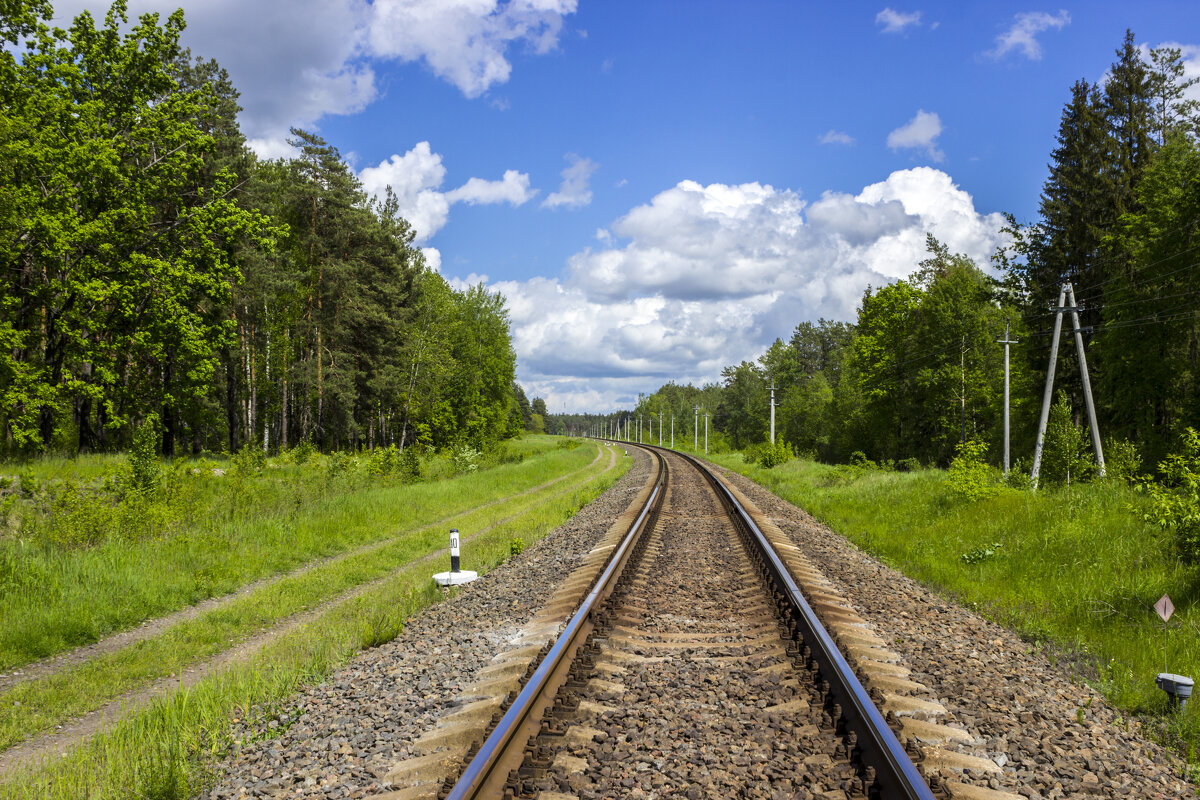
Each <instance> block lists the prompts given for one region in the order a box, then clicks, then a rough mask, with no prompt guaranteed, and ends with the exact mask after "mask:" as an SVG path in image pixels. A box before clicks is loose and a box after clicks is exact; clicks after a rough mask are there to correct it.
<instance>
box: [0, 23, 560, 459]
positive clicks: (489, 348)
mask: <svg viewBox="0 0 1200 800" xmlns="http://www.w3.org/2000/svg"><path fill="white" fill-rule="evenodd" d="M127 8H128V3H127V0H116V1H115V2H114V3H113V5H112V7H111V9H110V10H109V12H108V13H107V14H106V15H104V18H103V20H100V21H97V20H96V19H95V18H94V17H93V16H92V15H91V14H89V13H87V12H84V13H82V14H80V15H79V16H78V17H77V18H76V19H75V20H74V21H73V22H71V24H69V25H67V26H66V29H65V30H62V29H58V28H55V27H53V26H52V25H51V24H50V21H51V20H52V19H53V16H54V10H53V8H52V7H51V3H49V2H44V1H43V0H15V2H7V3H5V4H4V5H3V6H2V7H0V43H3V44H5V45H6V46H4V47H0V185H2V187H3V189H2V192H0V266H2V267H3V268H2V269H0V428H3V431H4V436H3V439H0V452H4V453H7V454H30V453H36V452H47V451H52V452H80V451H82V452H104V451H115V450H118V449H120V448H122V447H128V446H130V444H131V443H132V442H133V439H134V436H133V433H134V431H135V430H137V429H140V428H144V427H145V424H146V423H148V422H150V421H151V420H152V419H153V420H156V421H157V424H156V437H155V438H156V439H157V442H156V449H159V450H160V451H161V452H163V453H164V454H166V455H168V456H173V455H175V454H176V453H177V452H185V451H188V450H190V451H191V453H192V454H193V455H199V454H200V453H201V452H202V451H213V452H215V451H219V450H221V449H222V448H224V449H226V450H227V451H229V452H237V451H238V450H239V449H241V448H242V447H244V446H252V447H255V448H259V447H265V448H266V449H267V450H269V451H270V452H277V451H279V450H285V449H287V448H288V447H289V446H292V445H295V444H297V443H298V442H312V443H313V444H315V445H316V446H317V447H319V448H320V449H322V450H331V449H339V448H346V447H353V448H355V449H357V448H360V447H366V448H368V449H374V448H375V447H376V446H377V445H383V446H386V445H389V444H395V445H396V446H397V447H398V449H399V450H404V449H405V448H406V447H407V446H409V445H411V444H414V443H416V444H420V445H422V446H424V447H435V448H439V449H441V448H443V447H447V446H455V447H457V446H460V445H463V444H464V443H465V444H469V445H470V446H471V447H474V448H477V449H480V450H485V449H487V447H489V446H490V445H491V444H492V443H494V442H495V441H498V440H501V439H504V438H507V437H510V436H513V435H515V434H517V433H519V432H520V431H521V430H523V429H530V430H532V429H534V428H535V427H541V425H542V423H541V422H540V421H539V422H538V423H537V424H536V425H535V424H534V422H533V420H532V419H531V418H530V417H529V415H528V414H524V415H523V414H522V411H521V409H520V408H519V403H518V397H517V394H516V391H517V387H516V386H515V384H514V382H513V376H514V369H515V363H516V359H515V355H514V353H513V350H512V341H511V336H510V332H509V325H508V315H507V312H506V310H505V308H504V301H503V298H501V297H500V296H499V295H498V294H495V293H492V292H489V291H487V290H486V289H485V288H483V287H482V285H476V286H473V287H470V288H468V289H465V290H461V291H460V290H457V289H454V288H452V287H451V286H450V285H449V284H448V283H447V282H446V281H445V280H444V279H443V278H442V277H441V276H440V275H438V274H437V273H436V272H435V271H433V270H430V269H429V268H428V266H427V265H426V263H425V260H424V257H423V256H422V254H421V251H420V249H419V248H417V247H415V246H414V245H413V241H414V236H415V234H414V232H413V230H412V228H411V226H410V225H409V224H408V222H407V221H406V220H404V219H403V218H401V217H400V216H399V214H398V201H397V199H396V197H395V195H394V194H392V193H391V191H390V189H389V190H388V191H387V192H386V193H385V194H384V196H383V197H375V198H371V197H368V196H367V194H366V193H365V191H364V190H363V187H362V184H361V182H360V181H359V179H358V178H357V177H356V175H355V173H354V171H353V170H351V169H350V167H349V166H348V165H347V164H346V163H345V161H344V160H343V159H342V157H341V154H340V153H339V152H338V150H337V148H335V147H332V146H330V145H329V144H328V143H326V142H325V141H324V140H322V139H321V138H320V137H319V136H316V135H315V134H313V133H310V132H307V131H303V130H293V131H292V138H291V140H290V142H291V144H292V145H294V147H295V151H296V155H295V156H294V157H292V158H285V159H279V160H271V161H260V160H258V159H257V158H256V157H255V156H254V155H253V153H251V152H250V150H248V149H247V147H246V143H245V138H244V137H243V135H242V133H241V131H240V130H239V128H238V122H237V114H238V111H239V110H240V109H239V107H238V104H237V98H238V92H237V89H236V88H235V87H234V86H233V84H232V83H231V82H230V80H229V76H228V74H227V73H226V72H225V71H224V70H223V69H221V67H220V65H218V64H217V63H216V62H214V61H211V60H205V59H203V58H193V56H192V54H191V53H190V52H189V51H187V50H186V49H184V48H182V47H181V46H180V37H181V35H182V33H183V30H184V28H185V22H184V15H183V12H182V11H181V10H179V11H175V12H174V13H172V14H171V15H170V16H169V17H165V18H163V17H160V16H159V15H158V14H144V15H142V16H141V17H140V18H138V19H137V20H136V21H133V22H132V23H130V22H129V21H128V19H127ZM13 45H16V46H13ZM522 396H523V394H522ZM526 405H528V404H527V403H526Z"/></svg>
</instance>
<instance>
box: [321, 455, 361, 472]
mask: <svg viewBox="0 0 1200 800" xmlns="http://www.w3.org/2000/svg"><path fill="white" fill-rule="evenodd" d="M356 463H358V462H357V461H355V459H354V456H352V455H350V454H349V453H343V452H342V451H341V450H338V451H335V452H333V453H330V454H329V463H328V464H327V465H326V466H325V471H326V473H327V474H328V475H329V477H330V478H336V477H338V476H339V475H344V474H346V473H348V472H350V471H352V470H353V469H354V465H355V464H356Z"/></svg>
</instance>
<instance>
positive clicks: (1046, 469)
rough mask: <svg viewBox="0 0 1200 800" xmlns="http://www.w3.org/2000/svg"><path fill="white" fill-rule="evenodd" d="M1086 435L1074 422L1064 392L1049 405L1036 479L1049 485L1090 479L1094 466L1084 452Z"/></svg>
mask: <svg viewBox="0 0 1200 800" xmlns="http://www.w3.org/2000/svg"><path fill="white" fill-rule="evenodd" d="M1088 449H1089V444H1088V437H1087V434H1086V433H1084V430H1083V428H1081V427H1080V426H1078V425H1076V424H1075V419H1074V418H1073V417H1072V416H1071V403H1070V401H1068V400H1067V395H1066V393H1065V392H1059V393H1058V400H1056V401H1055V402H1054V405H1053V406H1051V408H1050V419H1049V420H1048V422H1047V424H1046V440H1045V443H1044V445H1043V447H1042V471H1041V475H1039V476H1038V480H1039V481H1040V482H1042V483H1045V484H1047V485H1050V486H1070V485H1071V481H1072V480H1074V481H1075V482H1076V483H1078V482H1081V481H1087V480H1090V479H1091V478H1092V476H1093V475H1094V474H1095V471H1096V465H1095V463H1094V462H1093V461H1092V460H1091V457H1090V455H1089V453H1088Z"/></svg>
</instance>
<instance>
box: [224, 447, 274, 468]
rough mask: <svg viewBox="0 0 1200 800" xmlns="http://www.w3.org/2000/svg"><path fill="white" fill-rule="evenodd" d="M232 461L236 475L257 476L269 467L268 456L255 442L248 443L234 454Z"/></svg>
mask: <svg viewBox="0 0 1200 800" xmlns="http://www.w3.org/2000/svg"><path fill="white" fill-rule="evenodd" d="M231 460H232V461H233V472H234V473H235V474H236V475H257V474H258V473H260V472H262V471H263V469H265V468H266V466H267V454H266V453H264V452H263V449H262V447H261V446H259V445H257V444H255V443H254V442H250V443H248V444H247V445H246V446H245V447H243V448H242V449H241V450H238V451H237V452H236V453H234V455H233V458H232V459H231Z"/></svg>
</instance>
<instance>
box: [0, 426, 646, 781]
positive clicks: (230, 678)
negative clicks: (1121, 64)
mask: <svg viewBox="0 0 1200 800" xmlns="http://www.w3.org/2000/svg"><path fill="white" fill-rule="evenodd" d="M563 445H565V446H563ZM603 454H604V458H603V459H597V458H596V456H597V448H595V447H592V446H586V447H579V446H577V443H574V444H573V443H568V442H564V441H563V440H561V439H559V440H554V439H551V438H549V437H532V438H529V439H524V440H521V441H520V442H519V443H516V446H514V447H513V448H512V450H511V451H510V452H508V453H507V454H506V455H505V456H504V458H503V459H502V461H504V463H501V464H499V465H495V464H494V463H493V464H491V465H489V464H487V463H483V464H481V465H480V467H479V468H478V469H477V470H474V471H471V472H468V473H463V474H462V475H461V476H460V477H456V478H453V479H451V480H444V481H439V482H436V483H432V484H418V485H405V484H403V483H392V484H388V483H387V482H386V481H385V482H382V483H381V481H380V479H379V478H378V477H377V476H374V475H372V474H371V473H369V472H368V471H367V469H366V467H367V466H368V465H369V463H370V458H363V459H351V461H352V462H353V463H352V464H351V465H349V466H347V467H345V469H343V471H342V472H341V473H339V477H338V479H337V481H336V482H335V483H334V484H333V485H332V486H331V487H329V488H328V489H327V490H326V492H327V493H326V495H325V496H323V498H322V499H321V502H319V503H315V504H313V505H311V506H307V507H305V510H304V514H303V517H304V518H307V519H308V520H309V521H310V523H311V525H312V528H311V530H310V531H309V532H308V533H307V534H305V535H304V536H302V537H298V539H297V541H308V542H312V541H315V540H317V539H320V538H321V537H322V536H324V537H333V536H334V532H339V534H340V535H341V538H340V540H337V541H338V543H339V545H340V548H341V549H340V551H338V552H333V553H331V552H330V550H328V549H326V550H311V549H310V550H309V551H308V552H307V554H306V560H305V557H302V556H301V555H300V554H299V553H298V551H297V550H296V548H295V547H292V546H291V545H288V546H287V547H279V546H280V545H283V544H286V543H287V542H289V541H290V539H289V536H290V531H289V532H287V533H285V535H284V536H282V537H281V536H279V535H278V529H279V527H281V523H280V522H279V521H278V520H277V521H276V523H275V524H274V525H272V524H267V523H266V522H265V521H257V523H261V524H256V520H255V519H254V518H253V517H251V516H247V517H246V518H245V519H243V520H242V522H241V527H242V528H243V529H244V530H243V533H242V534H241V536H240V538H238V539H236V540H233V544H234V545H235V546H240V547H243V548H244V549H246V550H247V552H250V553H252V554H253V553H255V552H258V548H259V547H260V546H261V552H262V553H264V554H265V553H267V552H269V551H271V550H272V549H282V550H288V549H291V550H292V551H293V552H292V557H293V560H294V561H296V562H299V561H304V563H305V564H306V565H307V566H308V567H309V568H308V569H306V570H303V571H299V572H293V573H291V574H286V575H283V576H281V577H280V578H279V579H277V580H274V581H271V582H268V583H265V584H264V585H262V586H260V587H258V588H256V589H254V590H253V591H251V592H249V593H247V594H244V595H242V596H238V597H236V598H233V599H231V600H230V601H229V602H227V603H224V604H222V605H221V606H219V607H218V608H215V609H213V610H210V611H208V612H206V613H203V614H200V615H199V616H196V617H195V618H193V619H189V620H186V621H183V622H179V623H177V624H175V625H173V626H171V627H169V628H167V629H165V630H164V631H163V632H161V633H158V634H157V635H155V636H153V637H151V638H149V639H147V640H145V641H143V642H140V643H138V644H136V645H132V646H128V647H125V648H123V649H121V650H117V651H115V652H112V653H110V654H107V655H103V656H99V657H97V658H93V659H92V660H90V661H88V662H86V663H84V664H81V665H79V666H76V667H71V668H67V669H64V670H62V671H61V672H59V673H57V674H56V675H53V676H50V677H48V678H44V679H41V680H34V681H31V682H28V683H25V684H19V685H17V686H16V687H14V688H12V689H10V690H8V691H7V692H4V693H3V694H0V742H2V743H3V746H11V745H12V744H13V743H14V742H17V741H20V740H21V739H24V738H27V737H28V736H30V735H32V734H35V733H37V732H38V731H40V730H45V729H47V728H48V727H49V726H51V725H54V724H56V723H58V722H61V721H63V720H65V719H67V718H69V717H71V716H73V715H76V714H79V713H82V712H84V711H87V710H90V709H93V708H96V707H98V706H99V705H101V704H102V703H104V702H106V701H107V700H110V699H112V698H115V697H119V696H121V695H122V694H123V693H125V692H128V691H130V690H133V689H137V688H138V687H141V686H145V685H146V684H147V683H148V682H150V681H151V680H153V679H155V678H159V677H164V676H166V675H167V674H169V673H176V674H178V673H180V672H181V671H182V670H183V669H185V668H186V667H187V666H188V665H189V664H195V663H197V662H198V661H202V660H204V659H205V658H209V657H212V656H214V655H216V654H219V653H222V652H225V651H226V650H228V649H229V648H230V647H232V646H234V645H235V643H237V642H241V641H244V640H246V639H248V638H250V637H252V636H254V635H256V634H258V633H259V631H261V630H263V629H267V630H270V629H272V628H276V627H278V626H280V625H281V624H283V625H285V627H283V628H282V635H279V636H278V637H277V638H275V639H273V640H271V641H269V642H268V643H267V644H266V646H265V648H264V649H263V651H262V652H261V653H259V654H257V655H255V656H253V657H252V658H251V659H250V661H249V662H248V663H245V664H236V665H234V666H232V667H230V668H225V669H223V670H222V671H221V672H219V673H217V674H214V675H212V676H210V677H208V678H206V679H204V680H203V681H201V682H200V683H199V684H198V685H197V686H195V687H193V688H191V689H187V690H181V691H179V692H177V693H175V694H173V695H171V696H170V697H168V698H166V699H163V700H161V701H156V702H154V703H153V704H152V705H150V706H149V707H147V708H145V709H143V710H139V711H138V712H137V713H136V714H135V715H134V716H133V717H132V718H130V719H128V720H126V721H124V722H122V723H120V724H119V725H118V726H117V728H116V729H115V730H114V731H113V732H111V733H109V734H105V735H103V736H101V737H98V738H97V739H96V740H94V741H92V742H89V743H88V744H86V745H84V746H82V747H81V748H80V750H79V751H78V752H77V753H76V754H75V755H74V756H73V757H72V759H70V760H69V761H66V760H64V762H61V763H58V764H55V765H53V766H50V767H47V768H44V769H37V770H34V772H33V773H31V774H28V775H24V776H20V777H17V778H14V779H13V780H11V781H9V782H8V783H6V784H5V785H4V786H3V787H0V797H9V796H12V797H16V796H21V797H127V796H149V795H153V796H165V797H187V796H190V794H192V793H194V792H195V791H196V790H197V789H198V788H199V787H200V786H201V785H202V783H203V781H204V779H205V776H206V775H207V769H208V768H209V766H210V762H211V760H212V759H213V758H215V757H217V756H219V755H220V753H221V752H223V751H224V750H225V749H227V748H228V747H229V746H231V739H230V736H231V734H230V730H231V725H232V724H233V722H235V721H236V719H237V718H239V717H242V716H244V715H245V714H246V713H249V709H250V708H251V707H252V706H253V705H255V704H263V703H267V704H275V706H279V707H281V708H282V705H281V704H283V703H285V701H286V698H287V696H288V695H289V694H291V693H294V692H295V691H296V690H297V689H298V688H299V687H301V686H304V685H307V684H309V683H311V682H312V681H314V680H318V679H319V678H320V677H321V676H323V675H325V674H328V672H329V671H330V670H332V669H334V668H336V667H337V666H338V665H340V664H342V663H344V662H345V661H346V660H347V659H348V658H350V657H351V656H352V655H353V654H354V653H355V652H357V651H358V650H360V649H362V648H364V647H372V646H377V645H378V644H381V643H383V642H386V641H390V640H391V639H392V638H394V637H395V636H396V635H397V634H398V633H399V632H400V630H401V629H402V628H403V623H404V620H405V618H406V617H407V616H408V614H410V613H412V612H413V611H414V610H416V609H419V608H421V607H423V606H425V605H427V604H428V603H430V602H433V601H435V600H436V599H438V598H439V597H440V596H441V595H440V593H438V592H436V591H433V590H432V589H431V582H430V580H429V575H430V574H431V573H432V572H434V571H436V570H437V569H438V568H440V567H441V566H442V564H441V562H440V561H438V562H434V563H426V562H424V561H422V560H421V559H422V557H424V556H426V555H429V554H432V553H436V552H438V551H440V550H444V549H445V548H446V545H447V542H446V529H447V528H448V527H449V526H450V525H451V524H453V525H454V526H456V527H459V528H460V529H461V530H462V531H463V532H464V538H463V546H464V557H465V558H466V559H468V560H469V562H468V563H469V565H470V567H471V568H473V569H478V570H479V571H481V572H486V571H487V570H488V569H491V568H492V567H494V566H495V565H497V564H499V563H500V562H502V561H503V560H505V559H506V558H508V557H510V556H512V555H516V554H517V553H519V552H520V550H522V549H524V547H525V546H526V543H532V542H535V541H537V540H539V539H540V538H541V537H542V536H544V535H545V534H546V533H547V532H549V531H550V530H552V529H553V528H554V527H555V526H557V525H558V524H561V522H562V521H564V520H565V519H566V518H568V517H569V516H571V515H572V514H573V513H575V511H576V510H577V509H578V508H580V507H582V506H583V505H585V504H586V503H588V502H590V500H591V499H592V498H594V497H595V496H597V495H598V494H599V493H600V492H602V491H603V490H604V489H606V488H607V487H608V486H610V485H611V484H612V482H613V481H615V480H616V479H617V478H618V477H619V476H620V474H621V473H622V472H623V471H624V469H625V468H627V466H628V463H629V461H628V459H622V460H621V461H620V462H619V468H618V469H616V470H610V469H608V462H609V459H608V456H607V451H603ZM451 460H452V459H451V458H446V459H445V461H446V462H447V463H446V464H445V465H443V466H441V467H439V466H438V465H436V464H432V465H431V467H432V468H433V469H434V470H437V469H444V470H445V471H447V472H449V471H451V470H452V469H453V467H452V465H451V464H450V463H448V462H450V461H451ZM322 461H329V462H332V461H333V459H327V458H326V457H323V456H319V455H313V456H310V457H308V458H305V459H304V464H303V465H301V466H296V465H280V464H276V463H275V462H273V461H271V460H268V461H266V462H265V467H264V469H263V470H262V471H261V472H259V473H256V475H255V476H254V477H253V478H252V479H250V481H249V487H250V489H249V490H250V491H256V490H258V489H264V490H266V488H267V487H272V486H274V487H276V488H278V486H280V485H286V483H285V481H286V479H285V478H282V477H279V473H280V472H286V471H288V470H300V471H307V472H308V473H310V474H311V475H312V476H315V478H314V480H315V479H323V478H324V475H325V474H326V473H327V471H328V464H323V463H322ZM53 468H54V469H59V466H58V465H53ZM229 474H230V475H231V474H232V471H231V472H230V473H229ZM227 477H228V476H227ZM301 477H304V476H303V475H302V476H301ZM194 480H196V481H200V482H211V481H218V482H219V481H221V480H227V478H226V479H218V478H213V477H212V476H211V475H208V476H194ZM224 485H225V486H228V485H231V484H229V483H226V484H224ZM422 493H425V494H422ZM213 497H214V498H216V500H214V502H215V503H216V506H217V507H218V508H220V506H221V503H220V502H219V501H220V500H221V498H222V497H223V495H222V494H221V493H220V492H216V493H214V494H213ZM288 499H289V498H287V497H283V498H282V499H281V500H280V502H279V503H278V504H277V505H278V506H279V507H286V506H287V501H288ZM450 512H454V514H453V515H451V513H450ZM434 520H436V522H435V524H427V523H428V522H432V521H434ZM292 523H299V520H292ZM235 527H237V526H235ZM283 527H287V526H283ZM299 528H300V526H299V524H296V526H295V528H294V530H299ZM255 532H257V533H258V534H259V535H261V536H263V537H264V539H266V540H269V541H270V542H273V543H274V544H275V545H276V548H271V547H267V546H265V544H266V542H264V541H256V540H255V538H254V534H255ZM195 540H199V541H206V542H207V543H209V544H215V545H217V546H216V547H215V548H214V552H213V553H212V554H211V555H212V556H213V557H216V555H217V551H221V550H223V549H224V548H225V547H226V545H225V544H223V543H221V542H218V541H215V540H205V539H204V538H203V537H191V536H187V535H176V536H174V537H169V538H167V539H162V540H156V541H155V544H157V545H159V547H157V549H155V550H153V553H154V554H155V556H156V557H158V558H169V557H171V556H172V555H173V550H172V547H171V545H172V544H174V545H175V546H176V548H179V549H181V550H183V551H186V552H187V554H188V555H189V556H190V557H192V558H196V557H197V556H199V555H203V554H204V552H205V551H203V550H202V549H198V548H196V547H194V543H195ZM127 544H128V546H129V547H130V548H131V550H132V551H136V552H137V553H140V554H141V556H142V557H145V556H146V554H147V552H150V551H146V550H145V549H144V547H145V545H146V544H147V543H146V542H132V543H127ZM111 546H113V545H111V543H106V545H105V547H111ZM98 549H102V548H94V549H93V550H92V551H80V552H78V553H74V555H82V554H83V553H86V552H95V550H98ZM124 555H125V556H126V557H129V563H130V566H128V567H127V568H126V570H125V572H126V574H128V573H130V572H131V570H132V569H133V566H132V565H134V564H138V565H141V562H140V560H139V557H136V556H130V554H124ZM174 555H179V553H174ZM331 555H332V557H327V556H331ZM110 557H111V556H110ZM233 560H235V561H236V560H237V559H236V557H234V558H233ZM185 562H186V559H180V560H179V561H178V562H177V563H179V564H180V565H183V564H184V563H185ZM145 566H146V568H147V569H151V570H153V569H155V567H154V565H153V564H147V565H145ZM228 566H229V568H230V569H232V564H230V565H228ZM157 569H158V570H161V569H162V567H161V565H160V566H159V567H157ZM222 569H224V567H223V568H222ZM162 574H164V575H166V574H170V573H169V572H162ZM5 599H6V600H7V601H11V600H15V599H16V597H15V596H9V595H5ZM89 608H90V609H91V611H92V612H93V613H95V612H96V611H98V606H96V605H93V606H90V607H89ZM306 611H307V612H309V613H315V614H317V616H316V618H315V619H314V620H313V621H311V622H309V623H306V624H303V625H301V626H300V627H298V628H295V629H290V628H288V627H286V623H287V622H288V619H289V617H292V616H294V615H296V614H300V613H303V612H306ZM12 617H13V615H10V614H8V613H7V612H6V614H5V615H4V620H5V622H6V623H7V622H8V621H9V620H11V619H12ZM281 713H284V714H285V715H286V712H281ZM162 781H165V782H166V784H165V785H164V784H162V783H161V782H162ZM155 792H159V793H160V794H154V793H155Z"/></svg>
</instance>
